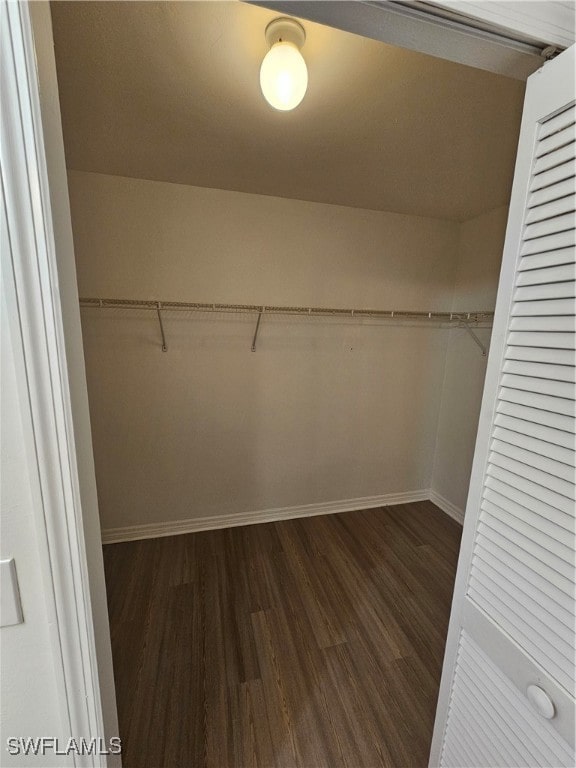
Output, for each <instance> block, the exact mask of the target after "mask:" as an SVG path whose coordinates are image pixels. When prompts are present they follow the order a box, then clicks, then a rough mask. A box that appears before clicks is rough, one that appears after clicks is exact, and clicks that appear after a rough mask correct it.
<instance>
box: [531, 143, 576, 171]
mask: <svg viewBox="0 0 576 768" xmlns="http://www.w3.org/2000/svg"><path fill="white" fill-rule="evenodd" d="M566 162H572V163H574V142H570V144H565V145H564V146H562V147H558V149H555V150H553V151H552V152H548V154H546V155H542V157H539V158H538V159H537V160H536V162H535V163H534V174H535V175H538V174H539V173H542V172H543V171H548V170H550V168H555V167H556V166H558V165H562V164H563V163H566Z"/></svg>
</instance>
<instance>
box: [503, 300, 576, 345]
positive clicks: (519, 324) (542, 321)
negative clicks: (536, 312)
mask: <svg viewBox="0 0 576 768" xmlns="http://www.w3.org/2000/svg"><path fill="white" fill-rule="evenodd" d="M515 306H516V305H515ZM510 330H511V331H539V332H540V333H550V332H557V331H560V332H562V333H567V334H572V337H573V334H574V318H573V317H569V316H568V315H564V316H560V317H559V316H554V315H552V316H549V315H548V316H547V315H541V316H537V317H534V316H533V317H528V316H518V317H513V318H512V319H511V321H510ZM567 339H568V341H571V342H572V343H573V341H574V340H573V338H572V339H570V338H569V337H567ZM510 343H512V342H510ZM534 346H539V345H538V344H535V345H534ZM550 346H555V345H550ZM562 346H565V345H562ZM567 348H568V349H572V348H573V347H567Z"/></svg>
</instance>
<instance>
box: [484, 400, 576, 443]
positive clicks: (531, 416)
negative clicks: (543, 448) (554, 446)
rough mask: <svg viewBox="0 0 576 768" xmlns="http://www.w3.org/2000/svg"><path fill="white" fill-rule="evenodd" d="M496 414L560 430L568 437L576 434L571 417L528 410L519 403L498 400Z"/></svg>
mask: <svg viewBox="0 0 576 768" xmlns="http://www.w3.org/2000/svg"><path fill="white" fill-rule="evenodd" d="M496 412H497V413H503V414H505V415H506V416H515V417H516V418H517V419H525V420H526V421H533V422H534V424H543V425H544V426H547V427H552V428H553V429H561V430H562V431H564V432H566V433H568V434H570V435H574V434H576V419H575V418H573V417H572V416H564V415H563V414H561V413H550V411H540V410H538V408H530V407H529V406H527V405H520V404H519V403H510V402H508V400H499V401H498V406H497V407H496ZM572 440H574V438H572Z"/></svg>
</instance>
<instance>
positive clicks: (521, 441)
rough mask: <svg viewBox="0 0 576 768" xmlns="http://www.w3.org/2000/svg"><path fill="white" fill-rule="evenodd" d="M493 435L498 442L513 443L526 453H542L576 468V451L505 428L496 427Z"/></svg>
mask: <svg viewBox="0 0 576 768" xmlns="http://www.w3.org/2000/svg"><path fill="white" fill-rule="evenodd" d="M493 434H494V438H495V439H496V440H502V441H503V442H505V443H512V445H517V446H518V447H519V448H524V449H525V450H526V451H532V452H533V453H540V454H542V456H547V457H548V458H550V459H553V460H554V461H556V462H559V463H561V464H566V465H567V466H568V467H573V466H574V451H573V450H570V449H569V448H563V447H562V446H560V445H553V444H552V443H548V442H545V441H544V440H538V439H537V438H535V437H529V436H528V435H521V434H519V433H518V432H513V431H512V430H509V429H506V428H505V427H499V426H495V427H494V432H493Z"/></svg>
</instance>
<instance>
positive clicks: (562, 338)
mask: <svg viewBox="0 0 576 768" xmlns="http://www.w3.org/2000/svg"><path fill="white" fill-rule="evenodd" d="M563 319H565V318H563ZM508 344H509V345H510V346H512V347H514V346H517V347H537V348H541V349H565V350H569V351H574V350H576V334H575V333H567V332H564V331H562V332H558V333H557V332H554V331H537V332H535V333H532V332H530V331H528V329H522V328H520V329H519V332H518V333H516V332H512V333H510V334H509V336H508Z"/></svg>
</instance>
